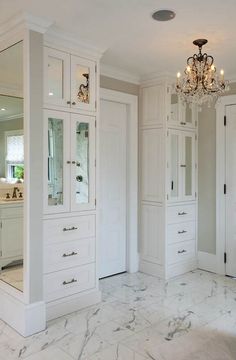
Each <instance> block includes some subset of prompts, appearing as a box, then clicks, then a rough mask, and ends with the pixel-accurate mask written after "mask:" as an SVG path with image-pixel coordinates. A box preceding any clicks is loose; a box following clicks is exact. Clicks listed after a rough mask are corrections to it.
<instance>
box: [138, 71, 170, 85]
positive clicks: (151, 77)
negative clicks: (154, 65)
mask: <svg viewBox="0 0 236 360" xmlns="http://www.w3.org/2000/svg"><path fill="white" fill-rule="evenodd" d="M175 81H176V78H175V76H173V74H172V73H169V72H163V73H159V72H155V73H149V74H146V75H142V77H141V84H140V85H141V86H142V87H144V86H150V85H156V84H160V83H163V82H166V83H168V84H174V83H175Z"/></svg>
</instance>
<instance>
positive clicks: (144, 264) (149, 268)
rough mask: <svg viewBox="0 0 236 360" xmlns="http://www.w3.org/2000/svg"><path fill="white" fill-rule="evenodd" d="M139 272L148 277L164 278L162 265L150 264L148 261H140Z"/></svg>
mask: <svg viewBox="0 0 236 360" xmlns="http://www.w3.org/2000/svg"><path fill="white" fill-rule="evenodd" d="M139 271H141V272H143V273H145V274H148V275H153V276H157V277H160V278H164V267H163V266H162V265H159V264H155V263H151V262H149V261H145V260H140V262H139Z"/></svg>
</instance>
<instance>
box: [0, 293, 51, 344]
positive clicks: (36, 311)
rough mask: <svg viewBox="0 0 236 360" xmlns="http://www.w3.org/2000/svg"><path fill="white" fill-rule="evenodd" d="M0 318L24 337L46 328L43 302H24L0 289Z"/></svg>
mask: <svg viewBox="0 0 236 360" xmlns="http://www.w3.org/2000/svg"><path fill="white" fill-rule="evenodd" d="M0 304H1V306H0V318H1V319H2V320H3V321H5V322H6V323H7V324H8V325H10V326H11V327H12V328H13V329H15V330H16V331H17V332H18V333H19V334H21V335H22V336H24V337H27V336H30V335H33V334H35V333H38V332H40V331H43V330H44V329H45V328H46V312H45V303H44V302H43V301H39V302H36V303H32V304H24V303H23V302H21V301H20V300H19V299H16V298H15V297H13V296H12V295H10V294H8V293H6V292H4V291H3V290H1V289H0Z"/></svg>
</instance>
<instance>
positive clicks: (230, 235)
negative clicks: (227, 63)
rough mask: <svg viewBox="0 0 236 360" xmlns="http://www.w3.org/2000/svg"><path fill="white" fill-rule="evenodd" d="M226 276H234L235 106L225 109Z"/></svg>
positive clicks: (235, 257)
mask: <svg viewBox="0 0 236 360" xmlns="http://www.w3.org/2000/svg"><path fill="white" fill-rule="evenodd" d="M226 116H227V126H226V142H225V143H226V184H227V194H226V216H225V220H226V253H227V263H226V274H227V275H231V276H236V141H235V139H236V105H231V106H227V107H226Z"/></svg>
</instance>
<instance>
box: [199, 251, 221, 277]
mask: <svg viewBox="0 0 236 360" xmlns="http://www.w3.org/2000/svg"><path fill="white" fill-rule="evenodd" d="M198 268H199V269H202V270H206V271H210V272H213V273H216V272H217V258H216V255H214V254H210V253H207V252H204V251H198Z"/></svg>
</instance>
